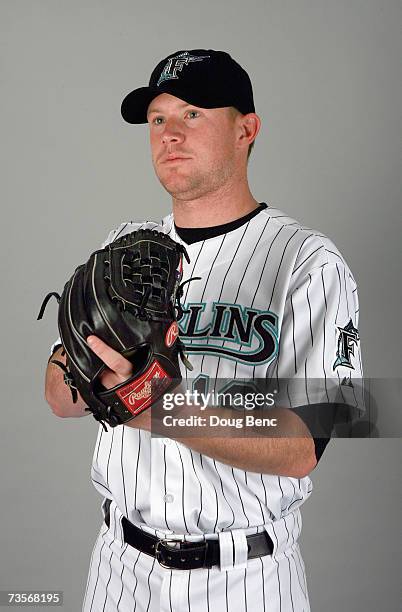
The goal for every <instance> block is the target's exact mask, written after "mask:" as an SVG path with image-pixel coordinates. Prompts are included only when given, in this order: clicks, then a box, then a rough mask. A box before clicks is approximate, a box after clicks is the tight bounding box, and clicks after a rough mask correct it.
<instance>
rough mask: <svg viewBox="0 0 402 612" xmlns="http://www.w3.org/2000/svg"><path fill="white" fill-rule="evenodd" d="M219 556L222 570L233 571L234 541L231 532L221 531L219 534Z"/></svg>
mask: <svg viewBox="0 0 402 612" xmlns="http://www.w3.org/2000/svg"><path fill="white" fill-rule="evenodd" d="M219 549H220V550H219V556H220V570H221V572H224V571H226V570H230V569H233V552H234V550H233V540H232V535H231V533H230V531H221V532H220V533H219Z"/></svg>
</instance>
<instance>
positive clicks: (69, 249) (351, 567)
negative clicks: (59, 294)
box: [0, 0, 402, 612]
mask: <svg viewBox="0 0 402 612" xmlns="http://www.w3.org/2000/svg"><path fill="white" fill-rule="evenodd" d="M401 19H402V6H401V3H400V2H398V1H396V0H392V1H390V0H381V1H380V0H377V1H375V2H374V1H372V0H352V1H350V0H348V1H346V0H337V1H336V2H334V1H330V0H316V1H312V0H311V1H306V0H302V1H300V0H299V1H297V0H294V1H291V2H290V1H288V0H277V1H264V2H263V1H258V2H257V1H255V0H251V1H249V2H248V3H247V4H246V3H245V2H239V1H238V0H231V1H230V2H229V0H227V2H225V3H218V4H217V5H215V3H214V2H212V0H207V1H205V0H204V1H203V2H198V3H196V2H194V3H188V2H182V3H180V2H177V1H175V0H171V1H170V2H169V3H166V2H162V1H161V0H154V1H153V2H147V3H140V2H133V1H130V2H128V1H118V2H106V1H100V0H98V1H94V0H92V1H85V2H78V1H77V0H74V1H72V0H68V1H67V0H65V1H64V2H63V1H54V0H52V1H50V0H41V1H39V0H37V1H33V0H26V1H22V0H12V1H11V0H10V1H8V2H7V1H6V0H1V3H0V24H1V26H0V27H1V58H2V59H1V86H2V93H1V113H0V121H1V130H2V131H1V134H2V144H3V146H2V150H1V156H2V159H1V165H0V168H1V182H0V183H1V190H2V192H3V197H2V208H3V218H2V225H3V232H2V234H3V240H2V242H3V247H4V251H3V257H2V264H3V274H2V278H3V279H5V287H4V290H3V300H2V303H3V308H4V312H3V315H2V321H3V325H2V346H3V365H2V378H3V382H2V389H3V406H2V409H3V425H2V428H1V429H2V439H1V446H0V461H1V468H2V469H1V482H0V485H1V527H0V563H1V567H0V576H1V578H0V589H17V588H20V589H47V590H52V589H62V590H64V592H65V606H64V609H66V610H69V611H70V610H71V611H77V610H79V609H80V606H81V600H82V594H83V591H84V588H85V583H86V576H87V569H88V564H89V559H90V554H91V550H92V546H93V543H94V540H95V537H96V535H97V532H98V528H99V526H100V522H101V516H100V503H101V498H100V497H99V495H98V494H97V493H96V491H95V490H94V489H93V487H92V485H91V483H90V480H89V477H90V462H91V457H92V452H93V448H94V442H95V438H96V432H97V426H96V424H95V422H94V421H93V420H92V419H91V418H86V419H70V420H68V419H59V418H57V417H55V416H54V415H53V414H52V412H51V410H50V408H49V407H48V406H47V404H46V403H45V401H44V399H43V380H44V371H45V364H46V360H47V357H48V350H49V346H50V344H51V343H52V342H53V340H54V339H55V337H57V329H56V310H57V309H56V304H55V302H54V303H52V305H50V306H49V307H48V310H47V315H46V318H45V320H43V321H42V322H40V323H39V322H38V323H37V322H36V321H35V319H36V315H37V312H38V309H39V306H40V303H41V301H42V298H43V296H44V295H45V293H47V292H48V291H51V290H61V289H62V287H63V284H64V282H65V280H66V279H67V277H68V276H70V274H71V273H72V271H73V269H74V267H75V266H76V265H78V264H80V263H82V262H83V261H84V260H85V259H86V258H87V256H88V255H89V253H90V252H91V251H92V250H94V249H95V248H98V247H99V245H100V243H101V242H102V241H103V239H104V238H105V237H106V235H107V233H108V232H109V230H110V229H111V228H113V227H115V226H116V225H118V224H119V223H120V222H122V221H127V220H130V219H136V220H139V219H143V218H145V217H146V218H150V219H159V218H160V217H161V216H163V215H164V214H166V213H167V212H169V209H170V197H169V195H168V194H167V193H166V192H165V191H164V190H163V188H162V187H161V186H160V184H159V182H158V180H157V179H156V177H155V175H154V173H153V168H152V164H151V157H150V147H149V143H148V132H147V126H145V125H143V126H129V125H127V124H125V123H124V122H123V120H122V119H121V118H120V115H119V109H120V103H121V99H122V97H123V96H124V95H125V94H126V93H127V92H128V91H129V90H130V89H132V88H134V87H138V86H141V85H145V84H147V82H148V79H149V75H150V73H151V71H152V69H153V68H154V66H155V65H156V64H157V62H159V61H160V59H162V58H163V57H165V56H166V55H168V54H169V53H171V52H173V51H176V50H179V49H186V48H188V49H192V48H213V49H221V50H226V51H228V52H229V53H231V55H232V56H233V57H234V58H235V59H237V60H238V61H239V62H240V63H241V64H242V65H244V67H245V68H246V70H247V71H248V72H249V74H250V76H251V79H252V82H253V85H254V95H255V102H256V111H257V113H258V114H259V115H260V117H261V119H262V129H261V131H260V134H259V135H258V137H257V141H256V145H255V148H254V151H253V153H252V157H251V160H250V166H249V181H250V186H251V190H252V193H253V195H254V196H255V197H256V198H257V199H258V200H259V201H266V202H268V203H270V204H272V205H274V206H277V207H279V208H281V209H284V210H285V211H287V212H288V213H289V214H291V215H293V216H295V217H296V218H298V219H300V220H302V221H303V222H304V223H305V224H308V225H310V226H311V227H314V228H316V229H318V230H321V231H323V232H324V233H326V234H327V235H329V236H330V237H331V238H332V239H333V240H334V242H335V243H336V244H337V246H338V247H339V248H340V250H341V251H342V252H343V254H344V256H345V258H346V260H347V261H348V263H349V265H350V267H351V269H352V271H353V273H354V275H355V277H356V279H357V282H358V285H359V296H360V303H361V310H360V315H361V324H360V333H361V338H362V347H363V359H364V365H365V375H366V376H376V377H396V376H400V368H401V359H400V345H401V337H400V320H401V314H400V313H401V282H400V263H401V261H400V236H401V224H400V217H401V211H400V208H401V207H400V205H401V171H400V164H399V162H400V159H401V150H400V142H401V114H400V109H401V102H402V100H401V71H400V56H401V46H402V45H401V37H400V36H398V35H399V34H400V26H401ZM379 409H381V407H379ZM394 409H395V410H400V409H401V406H400V403H399V401H397V402H395V406H394ZM401 459H402V453H401V445H400V439H385V440H333V441H332V442H331V444H330V446H329V447H328V448H327V450H326V452H325V454H324V456H323V458H322V460H321V463H320V464H319V466H318V468H317V469H316V470H315V471H314V472H313V474H312V480H313V483H314V486H315V491H314V493H313V495H312V497H311V498H310V500H309V501H308V502H307V503H306V504H305V506H304V509H303V510H304V511H303V517H304V531H303V535H302V539H301V545H302V552H303V555H304V559H305V563H306V566H307V572H308V584H309V591H310V598H311V605H312V610H313V611H319V610H326V611H327V612H337V611H338V610H340V609H343V610H347V611H348V612H352V611H359V612H360V611H361V610H365V611H367V612H368V611H373V612H374V611H377V610H379V609H381V610H384V611H385V610H387V611H388V610H390V611H394V610H395V611H396V610H397V609H400V608H399V603H400V596H401V592H400V590H399V592H398V589H399V586H398V585H399V580H398V577H399V576H400V573H401V567H402V563H401V560H402V552H401V540H400V533H401V526H400V516H401V512H402V504H401V482H400V481H401V467H400V466H401Z"/></svg>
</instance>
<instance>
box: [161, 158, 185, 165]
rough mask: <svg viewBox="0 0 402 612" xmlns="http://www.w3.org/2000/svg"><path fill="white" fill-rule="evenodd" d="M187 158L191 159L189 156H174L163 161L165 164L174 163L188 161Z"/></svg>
mask: <svg viewBox="0 0 402 612" xmlns="http://www.w3.org/2000/svg"><path fill="white" fill-rule="evenodd" d="M186 159H189V158H188V157H172V158H170V159H165V161H163V162H162V163H163V164H174V163H175V162H183V161H186Z"/></svg>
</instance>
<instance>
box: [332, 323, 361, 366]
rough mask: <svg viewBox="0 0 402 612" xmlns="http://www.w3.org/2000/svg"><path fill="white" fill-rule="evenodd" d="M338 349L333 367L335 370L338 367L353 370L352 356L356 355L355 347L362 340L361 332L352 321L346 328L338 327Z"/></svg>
mask: <svg viewBox="0 0 402 612" xmlns="http://www.w3.org/2000/svg"><path fill="white" fill-rule="evenodd" d="M338 330H339V336H338V349H337V351H336V359H335V362H334V365H333V369H334V370H335V368H337V367H338V366H340V365H342V366H346V367H347V368H352V370H354V367H353V366H352V362H351V356H352V355H354V354H355V346H357V342H358V340H360V337H359V332H358V330H357V329H356V327H355V326H354V325H353V322H352V319H350V321H349V323H348V324H347V325H345V327H338Z"/></svg>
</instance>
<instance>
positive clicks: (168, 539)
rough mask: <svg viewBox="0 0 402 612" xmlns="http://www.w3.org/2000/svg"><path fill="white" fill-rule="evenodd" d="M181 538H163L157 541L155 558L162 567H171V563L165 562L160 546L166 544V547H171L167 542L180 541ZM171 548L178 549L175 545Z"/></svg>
mask: <svg viewBox="0 0 402 612" xmlns="http://www.w3.org/2000/svg"><path fill="white" fill-rule="evenodd" d="M180 541H181V540H174V539H173V538H161V539H160V540H158V541H157V543H156V544H155V558H156V560H157V561H158V563H159V565H160V566H161V567H164V568H166V569H170V565H166V563H164V562H163V558H162V556H161V551H160V547H161V546H164V547H165V548H169V545H168V544H167V542H175V543H177V542H180ZM170 548H172V550H177V549H176V548H175V547H174V546H170Z"/></svg>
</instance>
